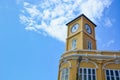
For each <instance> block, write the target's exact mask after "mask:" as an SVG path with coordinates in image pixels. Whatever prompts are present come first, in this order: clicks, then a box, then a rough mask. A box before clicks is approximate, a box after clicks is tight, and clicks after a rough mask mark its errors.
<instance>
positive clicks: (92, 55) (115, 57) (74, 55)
mask: <svg viewBox="0 0 120 80" xmlns="http://www.w3.org/2000/svg"><path fill="white" fill-rule="evenodd" d="M79 56H82V57H89V58H94V59H98V60H99V59H100V60H101V59H103V60H104V59H120V56H116V55H102V54H85V53H84V54H69V55H66V56H64V57H61V60H63V59H65V58H66V59H68V58H69V59H70V58H71V57H74V58H75V57H79Z"/></svg>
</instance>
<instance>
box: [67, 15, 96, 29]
mask: <svg viewBox="0 0 120 80" xmlns="http://www.w3.org/2000/svg"><path fill="white" fill-rule="evenodd" d="M82 16H83V17H85V18H86V19H87V20H89V21H90V22H91V23H92V24H93V25H95V27H96V26H97V25H96V24H95V23H93V22H92V21H91V20H90V19H89V18H88V17H87V16H85V15H84V14H81V15H80V16H78V17H76V18H75V19H73V20H72V21H70V22H68V23H67V24H66V25H69V24H70V23H72V22H73V21H75V20H77V19H78V18H80V17H82Z"/></svg>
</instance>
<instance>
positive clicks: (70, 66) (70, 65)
mask: <svg viewBox="0 0 120 80" xmlns="http://www.w3.org/2000/svg"><path fill="white" fill-rule="evenodd" d="M65 63H68V64H69V67H68V68H69V69H70V68H72V64H71V62H70V61H67V60H64V61H63V62H62V63H61V66H62V65H63V64H65ZM61 66H60V71H61V70H62V69H63V68H61Z"/></svg>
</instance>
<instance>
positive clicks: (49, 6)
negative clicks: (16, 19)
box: [20, 0, 112, 42]
mask: <svg viewBox="0 0 120 80" xmlns="http://www.w3.org/2000/svg"><path fill="white" fill-rule="evenodd" d="M111 2H112V1H111V0H77V1H75V0H45V1H41V2H40V3H39V4H38V3H37V4H30V3H28V2H24V3H23V9H22V10H21V14H20V21H21V22H22V23H23V24H25V25H26V27H25V29H26V30H30V31H31V30H33V31H36V32H40V33H41V34H42V33H43V35H44V34H45V35H46V34H47V35H49V36H52V37H54V38H56V39H58V40H60V41H63V42H65V38H66V33H67V32H66V31H67V27H66V25H65V24H66V23H67V22H69V21H71V20H72V19H74V18H75V17H77V16H78V15H80V13H84V14H85V15H87V16H88V17H89V18H90V19H92V20H94V21H96V20H97V19H100V18H101V16H102V15H103V12H104V10H105V8H108V7H109V6H110V4H111Z"/></svg>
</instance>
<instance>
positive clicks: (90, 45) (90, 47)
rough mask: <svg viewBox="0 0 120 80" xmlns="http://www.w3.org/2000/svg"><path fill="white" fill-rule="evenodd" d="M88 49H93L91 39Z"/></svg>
mask: <svg viewBox="0 0 120 80" xmlns="http://www.w3.org/2000/svg"><path fill="white" fill-rule="evenodd" d="M87 46H88V49H89V50H91V49H92V42H91V41H88V45H87Z"/></svg>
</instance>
